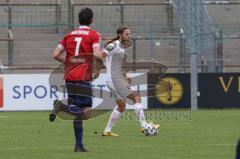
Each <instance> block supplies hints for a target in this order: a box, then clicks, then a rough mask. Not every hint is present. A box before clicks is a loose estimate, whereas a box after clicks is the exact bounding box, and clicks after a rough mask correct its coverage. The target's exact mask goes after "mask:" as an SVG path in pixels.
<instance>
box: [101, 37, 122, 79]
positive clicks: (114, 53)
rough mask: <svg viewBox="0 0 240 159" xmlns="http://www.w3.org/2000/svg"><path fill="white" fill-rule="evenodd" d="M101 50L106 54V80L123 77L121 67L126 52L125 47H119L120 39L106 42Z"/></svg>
mask: <svg viewBox="0 0 240 159" xmlns="http://www.w3.org/2000/svg"><path fill="white" fill-rule="evenodd" d="M103 51H104V52H105V53H106V54H107V57H106V67H107V80H108V81H112V80H115V79H116V80H117V79H119V78H125V76H124V75H123V73H124V71H123V69H122V67H123V64H124V63H125V62H126V54H125V49H124V48H122V47H121V43H120V41H119V40H116V41H114V42H112V43H110V44H108V45H107V46H106V47H105V48H104V49H103Z"/></svg>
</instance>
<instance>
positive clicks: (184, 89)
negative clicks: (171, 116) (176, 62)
mask: <svg viewBox="0 0 240 159" xmlns="http://www.w3.org/2000/svg"><path fill="white" fill-rule="evenodd" d="M159 76H160V75H159V74H148V96H149V98H148V107H149V108H190V105H191V94H190V93H191V87H190V74H189V73H188V74H165V75H164V76H161V77H159ZM198 90H199V96H198V107H199V108H234V107H238V108H240V73H199V74H198Z"/></svg>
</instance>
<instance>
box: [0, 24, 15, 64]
mask: <svg viewBox="0 0 240 159" xmlns="http://www.w3.org/2000/svg"><path fill="white" fill-rule="evenodd" d="M0 41H6V42H7V43H8V66H11V65H12V64H13V52H14V50H13V41H14V38H13V34H12V31H11V30H10V29H9V30H8V38H1V39H0Z"/></svg>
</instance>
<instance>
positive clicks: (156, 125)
mask: <svg viewBox="0 0 240 159" xmlns="http://www.w3.org/2000/svg"><path fill="white" fill-rule="evenodd" d="M154 125H155V128H156V129H158V128H160V124H154ZM140 131H141V132H142V133H144V128H141V130H140Z"/></svg>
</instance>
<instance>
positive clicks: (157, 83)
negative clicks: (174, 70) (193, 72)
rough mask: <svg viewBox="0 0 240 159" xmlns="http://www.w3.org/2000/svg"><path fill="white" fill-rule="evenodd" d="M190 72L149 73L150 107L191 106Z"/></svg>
mask: <svg viewBox="0 0 240 159" xmlns="http://www.w3.org/2000/svg"><path fill="white" fill-rule="evenodd" d="M189 86H190V75H189V74H165V75H164V76H160V75H159V74H148V97H149V98H148V107H149V108H189V107H190V98H189V97H190V87H189Z"/></svg>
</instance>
